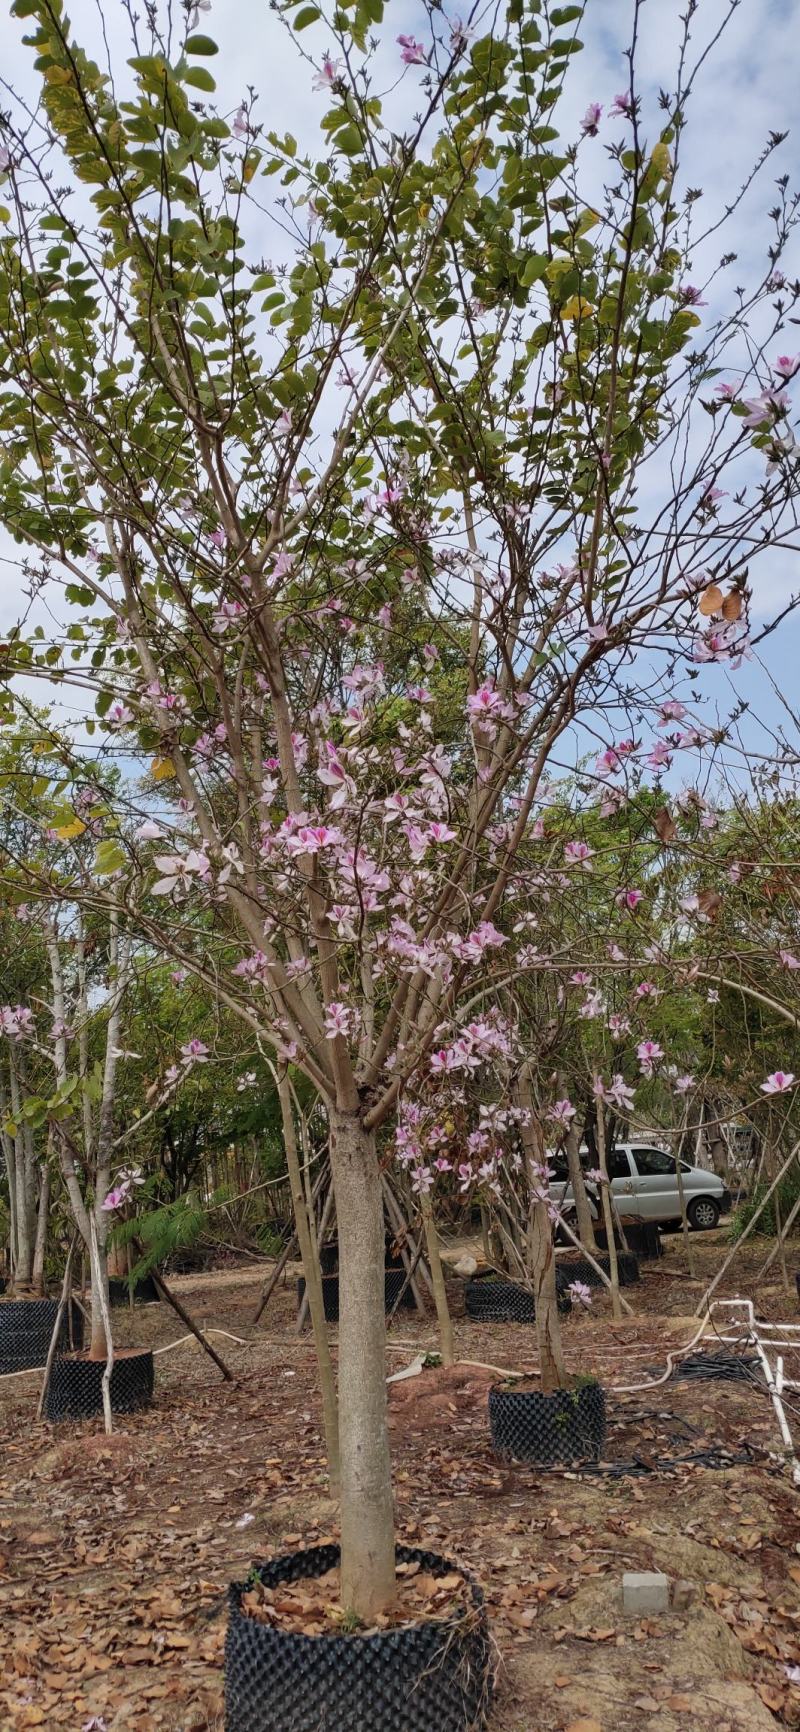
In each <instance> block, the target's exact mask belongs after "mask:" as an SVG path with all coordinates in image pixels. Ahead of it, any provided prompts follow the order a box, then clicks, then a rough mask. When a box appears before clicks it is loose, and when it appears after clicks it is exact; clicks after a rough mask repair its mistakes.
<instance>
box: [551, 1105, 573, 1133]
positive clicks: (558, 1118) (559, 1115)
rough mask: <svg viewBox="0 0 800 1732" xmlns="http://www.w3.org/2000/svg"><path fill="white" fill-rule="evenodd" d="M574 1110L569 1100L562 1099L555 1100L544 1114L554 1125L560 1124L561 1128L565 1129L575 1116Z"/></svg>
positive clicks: (567, 1128)
mask: <svg viewBox="0 0 800 1732" xmlns="http://www.w3.org/2000/svg"><path fill="white" fill-rule="evenodd" d="M575 1112H576V1108H575V1107H574V1106H573V1105H572V1102H571V1101H568V1100H562V1101H556V1102H555V1103H554V1105H553V1106H551V1108H550V1110H549V1112H548V1113H547V1115H546V1116H547V1118H548V1119H550V1120H551V1122H552V1123H553V1124H554V1125H560V1126H561V1127H562V1129H563V1130H565V1131H567V1130H569V1127H570V1125H571V1123H572V1120H573V1119H574V1117H575Z"/></svg>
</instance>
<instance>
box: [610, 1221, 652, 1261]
mask: <svg viewBox="0 0 800 1732" xmlns="http://www.w3.org/2000/svg"><path fill="white" fill-rule="evenodd" d="M625 1237H626V1239H627V1241H628V1246H629V1249H630V1250H631V1251H632V1252H633V1254H634V1256H635V1257H641V1258H642V1260H643V1261H644V1260H646V1259H647V1258H648V1257H663V1255H664V1246H663V1244H662V1240H661V1234H660V1232H659V1230H658V1226H657V1223H656V1222H655V1221H636V1222H634V1223H633V1224H632V1226H630V1227H626V1228H625ZM595 1238H596V1240H597V1243H598V1245H600V1246H601V1248H602V1250H604V1251H605V1250H607V1248H608V1240H607V1238H606V1234H605V1230H604V1229H603V1228H602V1227H597V1228H595ZM618 1254H619V1253H618Z"/></svg>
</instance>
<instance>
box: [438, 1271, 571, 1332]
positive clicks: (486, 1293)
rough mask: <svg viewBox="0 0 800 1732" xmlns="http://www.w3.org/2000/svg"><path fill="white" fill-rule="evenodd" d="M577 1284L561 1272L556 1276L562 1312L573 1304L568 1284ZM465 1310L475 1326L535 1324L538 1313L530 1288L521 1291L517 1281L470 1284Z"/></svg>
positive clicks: (465, 1296) (468, 1284)
mask: <svg viewBox="0 0 800 1732" xmlns="http://www.w3.org/2000/svg"><path fill="white" fill-rule="evenodd" d="M572 1280H574V1276H573V1275H569V1276H568V1278H567V1281H563V1280H562V1278H561V1274H560V1271H558V1272H557V1273H556V1304H557V1305H558V1309H559V1311H562V1312H566V1311H569V1309H570V1307H571V1304H572V1301H571V1299H570V1296H569V1294H568V1292H567V1291H566V1288H567V1284H568V1281H572ZM464 1306H465V1309H466V1313H467V1316H468V1317H471V1318H472V1320H473V1322H475V1323H533V1321H534V1319H535V1316H536V1309H535V1306H534V1303H533V1294H532V1293H529V1292H528V1289H527V1287H520V1286H519V1284H518V1283H517V1282H516V1281H501V1280H499V1279H487V1280H483V1281H468V1282H467V1284H466V1287H465V1289H464Z"/></svg>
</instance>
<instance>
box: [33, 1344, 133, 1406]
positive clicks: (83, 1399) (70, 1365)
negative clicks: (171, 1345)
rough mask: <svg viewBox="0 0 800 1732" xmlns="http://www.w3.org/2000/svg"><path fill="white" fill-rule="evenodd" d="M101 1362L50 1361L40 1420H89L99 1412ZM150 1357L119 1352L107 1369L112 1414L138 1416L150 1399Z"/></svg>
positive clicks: (81, 1360) (102, 1365)
mask: <svg viewBox="0 0 800 1732" xmlns="http://www.w3.org/2000/svg"><path fill="white" fill-rule="evenodd" d="M104 1371H105V1362H104V1360H102V1359H83V1358H73V1357H72V1356H70V1357H65V1358H62V1359H54V1360H53V1364H52V1367H51V1370H50V1376H49V1378H48V1381H47V1394H46V1396H45V1398H44V1417H45V1419H51V1420H62V1419H93V1418H94V1416H95V1414H98V1413H102V1411H103V1391H102V1382H103V1372H104ZM153 1383H154V1369H153V1355H152V1353H151V1352H150V1351H149V1350H148V1351H147V1352H144V1351H143V1352H141V1353H122V1354H120V1357H119V1358H118V1359H117V1358H115V1360H114V1364H113V1365H112V1367H111V1388H110V1392H109V1393H110V1396H111V1411H112V1413H138V1412H139V1410H140V1408H143V1407H149V1405H150V1402H151V1400H152V1397H153Z"/></svg>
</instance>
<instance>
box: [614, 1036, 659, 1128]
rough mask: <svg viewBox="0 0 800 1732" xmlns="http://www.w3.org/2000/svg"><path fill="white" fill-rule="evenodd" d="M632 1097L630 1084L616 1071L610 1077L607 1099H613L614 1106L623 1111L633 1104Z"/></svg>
mask: <svg viewBox="0 0 800 1732" xmlns="http://www.w3.org/2000/svg"><path fill="white" fill-rule="evenodd" d="M651 1044H652V1043H651ZM633 1097H634V1091H633V1089H632V1088H631V1087H630V1084H629V1083H626V1081H625V1078H624V1077H623V1076H621V1075H620V1073H619V1071H617V1073H616V1075H615V1076H613V1077H612V1079H611V1086H610V1088H609V1090H608V1098H609V1100H610V1101H613V1103H614V1106H615V1107H619V1108H620V1109H621V1110H623V1111H625V1110H627V1108H629V1107H632V1106H633Z"/></svg>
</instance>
